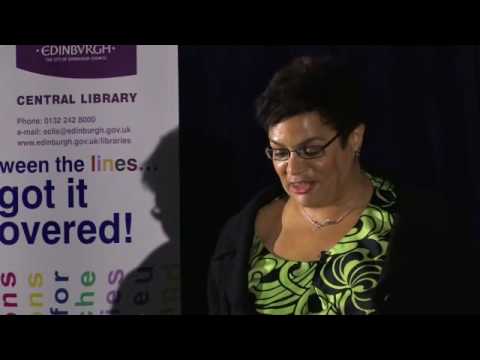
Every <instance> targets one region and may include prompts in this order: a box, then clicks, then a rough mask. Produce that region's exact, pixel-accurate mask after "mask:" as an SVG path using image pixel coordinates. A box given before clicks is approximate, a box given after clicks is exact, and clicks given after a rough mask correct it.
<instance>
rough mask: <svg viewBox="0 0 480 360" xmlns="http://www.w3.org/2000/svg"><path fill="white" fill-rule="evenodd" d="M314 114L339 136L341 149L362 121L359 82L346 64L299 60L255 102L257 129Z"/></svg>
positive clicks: (280, 73) (282, 71) (278, 75)
mask: <svg viewBox="0 0 480 360" xmlns="http://www.w3.org/2000/svg"><path fill="white" fill-rule="evenodd" d="M310 112H317V113H318V114H319V115H320V116H322V117H323V118H324V119H325V121H326V122H327V124H328V125H330V126H331V127H332V128H334V129H336V130H337V131H338V132H339V133H340V139H341V144H342V146H345V144H346V141H347V139H348V136H349V135H350V133H351V132H352V131H353V130H354V129H355V128H356V127H357V126H358V125H360V124H362V123H363V124H365V119H363V118H362V116H361V111H360V82H359V79H358V76H357V74H356V73H355V72H354V70H353V68H352V67H351V66H349V64H348V62H346V61H344V60H343V61H342V60H339V59H335V58H333V57H322V58H314V57H300V58H296V59H294V60H293V61H292V62H291V63H290V64H289V65H287V66H286V67H284V68H282V69H280V70H279V71H278V72H277V73H276V74H275V75H274V76H273V78H272V80H271V81H270V83H269V85H268V87H267V88H266V89H265V91H264V92H263V93H262V94H261V95H260V96H259V97H258V98H257V100H256V116H257V119H258V121H259V122H260V124H261V126H262V127H263V128H264V129H265V130H266V131H268V130H269V129H270V127H272V126H274V125H276V124H278V123H281V122H282V121H284V120H286V119H287V118H289V117H292V116H296V115H300V114H305V113H310Z"/></svg>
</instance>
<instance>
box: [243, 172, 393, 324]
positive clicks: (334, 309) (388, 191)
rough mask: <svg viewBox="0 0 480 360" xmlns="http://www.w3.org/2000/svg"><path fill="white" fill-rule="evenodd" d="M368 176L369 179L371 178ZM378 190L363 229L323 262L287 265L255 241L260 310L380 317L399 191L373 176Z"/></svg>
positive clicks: (253, 268) (253, 280) (252, 276)
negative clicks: (378, 300)
mask: <svg viewBox="0 0 480 360" xmlns="http://www.w3.org/2000/svg"><path fill="white" fill-rule="evenodd" d="M367 175H368V174H367ZM368 176H369V177H370V180H371V181H372V184H373V185H374V192H373V196H372V198H371V201H370V203H369V204H368V206H367V207H366V208H365V210H364V211H363V213H362V214H361V215H360V218H359V220H358V222H357V224H356V225H355V226H354V227H353V228H352V229H351V230H350V232H349V233H348V234H347V235H345V237H344V238H343V239H341V240H340V241H339V242H338V243H337V244H336V245H335V246H334V247H333V248H331V249H330V250H329V251H327V252H324V253H322V256H321V258H320V260H319V261H315V262H304V261H290V260H286V259H283V258H281V257H279V256H276V255H275V254H273V253H271V252H269V251H268V250H267V248H266V247H265V246H264V245H263V242H262V241H261V240H260V239H259V238H258V237H257V236H255V238H254V241H253V246H252V249H251V254H250V270H249V272H248V288H249V291H250V292H251V293H253V294H254V295H255V308H256V311H257V312H258V313H260V314H268V315H361V314H365V315H368V314H372V313H374V312H375V308H374V303H373V295H374V293H375V288H376V286H377V284H378V280H379V278H380V274H381V271H382V266H383V264H384V261H385V254H386V251H387V247H388V243H389V237H390V236H389V235H390V232H391V230H392V226H393V212H394V210H395V206H396V194H395V191H394V187H393V186H392V184H391V183H389V182H388V181H385V180H383V179H381V178H378V177H373V176H371V175H368Z"/></svg>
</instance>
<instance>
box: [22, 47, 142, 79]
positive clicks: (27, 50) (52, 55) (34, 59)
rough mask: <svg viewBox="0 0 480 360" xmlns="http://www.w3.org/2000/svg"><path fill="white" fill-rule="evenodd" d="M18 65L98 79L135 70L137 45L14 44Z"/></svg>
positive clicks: (39, 71)
mask: <svg viewBox="0 0 480 360" xmlns="http://www.w3.org/2000/svg"><path fill="white" fill-rule="evenodd" d="M16 48H17V68H18V69H22V70H26V71H30V72H33V73H36V74H42V75H49V76H56V77H64V78H76V79H97V78H112V77H119V76H130V75H136V74H137V46H136V45H17V47H16Z"/></svg>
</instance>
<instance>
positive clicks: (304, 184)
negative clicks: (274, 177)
mask: <svg viewBox="0 0 480 360" xmlns="http://www.w3.org/2000/svg"><path fill="white" fill-rule="evenodd" d="M313 185H314V182H313V181H296V182H291V183H289V184H288V189H289V190H290V192H292V193H294V194H297V195H304V194H307V193H309V192H310V191H311V190H312V188H313Z"/></svg>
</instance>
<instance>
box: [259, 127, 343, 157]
mask: <svg viewBox="0 0 480 360" xmlns="http://www.w3.org/2000/svg"><path fill="white" fill-rule="evenodd" d="M339 136H340V133H337V134H336V135H335V136H334V137H333V138H331V139H330V140H329V141H328V142H327V143H326V144H325V145H323V146H322V150H321V151H320V152H319V155H316V156H313V157H305V154H303V155H302V150H303V149H304V148H305V146H302V147H300V148H297V149H294V150H290V149H288V148H282V149H281V150H287V151H288V158H286V159H283V160H276V159H274V158H273V150H274V149H273V148H272V147H271V146H267V147H266V148H265V155H267V157H268V158H269V159H270V160H272V161H278V162H282V161H288V160H290V157H291V156H292V153H295V154H297V155H298V156H299V157H301V158H302V159H304V160H312V159H318V158H321V157H323V156H325V150H326V149H327V147H329V146H330V145H331V144H333V142H334V141H335V140H336V139H337V138H338V137H339ZM275 150H280V149H275Z"/></svg>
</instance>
